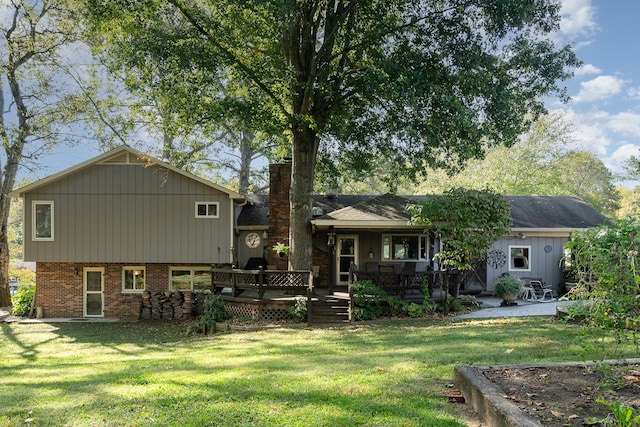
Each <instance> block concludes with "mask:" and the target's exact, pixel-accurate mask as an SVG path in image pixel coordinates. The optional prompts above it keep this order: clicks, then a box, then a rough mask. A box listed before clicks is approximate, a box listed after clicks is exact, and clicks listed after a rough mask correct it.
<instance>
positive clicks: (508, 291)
mask: <svg viewBox="0 0 640 427" xmlns="http://www.w3.org/2000/svg"><path fill="white" fill-rule="evenodd" d="M523 291H524V285H523V284H522V282H521V281H520V279H518V278H517V277H515V276H512V275H511V274H501V275H500V276H498V277H497V278H496V280H494V281H493V293H494V294H495V295H496V296H498V297H500V298H502V297H504V296H505V295H516V296H517V295H520V294H521V293H522V292H523Z"/></svg>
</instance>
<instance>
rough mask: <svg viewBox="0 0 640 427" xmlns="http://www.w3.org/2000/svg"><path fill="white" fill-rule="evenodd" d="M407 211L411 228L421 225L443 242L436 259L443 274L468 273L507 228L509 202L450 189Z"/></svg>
mask: <svg viewBox="0 0 640 427" xmlns="http://www.w3.org/2000/svg"><path fill="white" fill-rule="evenodd" d="M407 211H408V212H409V213H410V214H411V222H410V223H411V224H412V225H424V226H425V228H429V229H430V230H433V233H434V234H435V237H436V238H439V239H443V240H444V242H445V244H444V247H443V249H442V250H441V251H440V252H438V253H437V254H436V257H437V258H439V259H440V262H441V264H442V266H443V267H444V269H446V270H448V269H457V270H460V271H463V272H464V271H469V270H472V269H473V268H474V264H475V262H477V261H478V260H480V259H482V257H483V256H484V254H485V253H486V251H487V249H488V248H489V246H490V245H491V244H492V243H493V242H495V241H496V240H498V239H499V238H500V237H502V236H504V235H506V234H507V233H508V232H509V227H510V225H511V208H510V206H509V202H507V201H506V200H505V199H504V198H503V197H502V196H501V195H499V194H497V193H494V192H493V191H490V190H484V191H478V190H467V189H464V188H454V189H451V190H449V191H447V192H446V193H444V194H441V195H434V196H431V197H429V198H428V199H427V200H426V201H424V202H422V203H419V204H414V205H409V206H407Z"/></svg>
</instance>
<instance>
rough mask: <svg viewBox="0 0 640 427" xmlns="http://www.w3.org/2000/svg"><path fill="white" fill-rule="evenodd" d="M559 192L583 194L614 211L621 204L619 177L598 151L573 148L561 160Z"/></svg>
mask: <svg viewBox="0 0 640 427" xmlns="http://www.w3.org/2000/svg"><path fill="white" fill-rule="evenodd" d="M553 166H554V168H555V170H556V171H558V178H559V185H560V188H559V189H558V193H559V194H568V195H572V196H576V197H579V198H580V199H582V200H584V201H585V202H586V203H588V204H589V205H591V206H593V207H594V208H595V209H597V210H598V211H600V212H603V213H606V214H609V215H613V214H614V213H615V211H616V210H617V209H618V208H619V207H620V194H619V193H618V191H617V190H616V188H615V185H614V184H613V182H614V180H615V177H614V176H613V174H612V173H611V171H609V169H607V167H606V166H605V165H604V163H602V161H601V160H600V159H598V158H597V157H596V155H595V154H593V153H589V152H586V151H569V152H567V153H566V154H565V155H564V156H562V157H561V158H560V159H558V161H557V162H555V163H554V165H553Z"/></svg>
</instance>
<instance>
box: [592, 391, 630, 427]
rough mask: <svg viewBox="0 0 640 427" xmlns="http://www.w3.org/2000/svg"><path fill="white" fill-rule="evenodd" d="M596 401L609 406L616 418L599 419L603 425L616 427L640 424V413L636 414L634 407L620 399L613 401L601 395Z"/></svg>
mask: <svg viewBox="0 0 640 427" xmlns="http://www.w3.org/2000/svg"><path fill="white" fill-rule="evenodd" d="M596 402H598V403H601V404H603V405H605V406H606V407H607V408H609V410H610V411H611V413H612V414H613V417H614V418H615V421H610V420H608V419H602V420H598V422H600V423H601V424H602V425H605V426H614V427H635V426H638V425H640V415H635V410H634V409H633V407H631V406H627V405H625V404H624V403H622V402H620V401H618V400H616V401H615V402H614V403H611V402H608V401H607V400H605V399H604V398H601V397H599V398H597V399H596Z"/></svg>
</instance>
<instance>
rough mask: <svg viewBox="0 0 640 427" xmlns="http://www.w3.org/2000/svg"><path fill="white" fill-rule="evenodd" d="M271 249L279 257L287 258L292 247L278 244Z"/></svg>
mask: <svg viewBox="0 0 640 427" xmlns="http://www.w3.org/2000/svg"><path fill="white" fill-rule="evenodd" d="M271 249H272V250H273V251H274V252H275V253H276V254H278V255H282V256H287V255H289V250H290V247H289V246H288V245H285V244H284V243H281V242H277V243H276V244H275V245H273V247H272V248H271Z"/></svg>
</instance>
